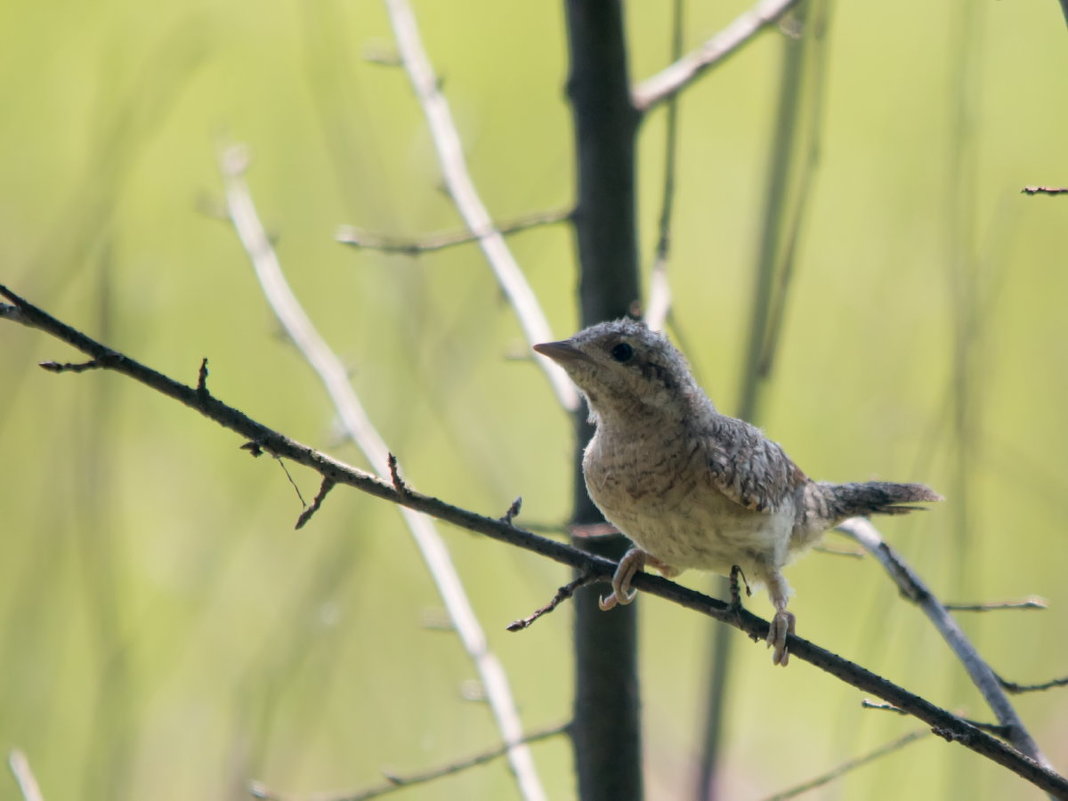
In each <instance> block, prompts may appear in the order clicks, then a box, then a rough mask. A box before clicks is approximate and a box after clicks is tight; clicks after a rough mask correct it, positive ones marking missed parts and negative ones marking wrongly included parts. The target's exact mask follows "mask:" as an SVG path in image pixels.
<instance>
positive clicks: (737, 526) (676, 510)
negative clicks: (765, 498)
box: [582, 429, 792, 573]
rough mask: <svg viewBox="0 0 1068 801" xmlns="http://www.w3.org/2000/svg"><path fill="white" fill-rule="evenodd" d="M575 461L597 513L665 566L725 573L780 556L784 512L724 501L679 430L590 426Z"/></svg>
mask: <svg viewBox="0 0 1068 801" xmlns="http://www.w3.org/2000/svg"><path fill="white" fill-rule="evenodd" d="M632 433H633V432H632ZM582 466H583V473H584V475H585V479H586V488H587V491H588V492H589V494H590V498H591V499H592V500H593V502H594V503H595V504H596V505H597V507H598V508H599V509H600V510H601V512H602V513H603V514H604V516H605V519H606V520H608V521H609V522H611V523H613V524H614V525H615V526H616V527H617V528H618V529H619V530H620V531H622V532H623V533H624V534H625V535H626V536H627V537H628V538H630V539H631V540H633V541H634V543H635V544H636V545H638V546H639V547H640V548H642V550H644V551H646V552H647V553H649V554H651V555H653V556H655V557H656V558H657V559H659V560H660V561H662V562H664V563H665V564H668V565H671V566H673V567H677V568H680V569H686V568H699V569H704V570H714V571H717V572H722V573H726V572H728V571H729V570H730V568H731V566H732V565H735V564H737V565H739V566H740V567H742V569H743V570H746V569H749V570H754V569H755V568H756V566H757V565H759V564H769V563H779V564H781V563H783V562H785V560H786V553H785V549H786V543H787V542H788V540H789V531H790V528H791V526H792V512H791V511H790V510H786V509H783V510H780V511H776V512H769V513H763V512H755V511H750V510H748V509H745V508H744V507H742V506H740V505H738V504H737V503H734V502H733V501H731V500H730V499H728V498H727V497H726V496H725V495H723V494H722V493H721V492H719V491H718V490H717V489H715V488H714V486H713V485H712V483H711V481H710V480H709V468H708V465H707V463H706V458H705V449H704V448H702V447H701V443H700V441H699V440H698V439H695V438H692V437H687V436H686V434H685V432H684V431H670V430H667V431H665V430H660V431H657V430H655V429H654V430H653V431H650V432H648V433H646V434H645V435H644V436H642V435H640V434H639V435H636V436H628V437H613V436H607V437H605V436H602V433H601V432H600V431H598V433H597V434H596V435H595V436H594V438H593V439H592V440H591V441H590V444H589V446H588V447H587V448H586V452H585V454H584V457H583V463H582Z"/></svg>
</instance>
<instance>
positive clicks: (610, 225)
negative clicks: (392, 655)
mask: <svg viewBox="0 0 1068 801" xmlns="http://www.w3.org/2000/svg"><path fill="white" fill-rule="evenodd" d="M566 14H567V25H568V49H569V54H570V74H569V76H568V85H567V89H568V96H569V97H570V100H571V107H572V114H573V119H574V131H575V164H576V170H577V175H578V188H577V196H578V200H577V204H576V208H575V235H576V239H577V244H578V253H579V263H580V271H581V277H580V280H579V295H580V302H581V313H582V324H583V325H584V326H586V325H591V324H593V323H596V322H600V321H602V320H607V319H613V318H616V317H621V316H623V315H625V314H627V313H628V312H629V311H631V310H632V309H633V308H634V304H635V303H636V302H637V301H638V300H639V296H640V283H639V279H638V249H637V233H636V227H635V192H634V139H635V134H636V130H637V124H638V119H639V114H638V112H637V110H636V109H635V108H634V106H633V104H632V102H631V95H630V77H629V74H628V70H627V51H626V41H625V38H624V26H623V10H622V6H621V3H620V2H619V0H566ZM581 415H582V413H581V412H580V413H579V415H578V416H576V424H575V431H576V444H577V447H576V456H575V507H574V513H573V515H572V520H573V521H574V522H575V523H580V524H581V523H590V522H596V521H599V520H600V519H601V515H600V512H598V510H597V509H596V508H595V507H594V506H593V504H592V503H591V502H590V500H589V497H588V496H587V494H586V487H585V484H584V483H583V480H582V471H581V465H580V462H581V456H582V449H583V448H584V447H585V444H586V442H587V441H588V440H589V437H590V434H591V433H592V432H591V429H590V427H589V425H588V424H587V423H586V422H585V420H584V419H583V417H582V416H581ZM576 545H578V546H579V547H582V548H585V549H586V550H589V551H592V552H595V553H598V554H601V555H603V556H607V557H609V558H612V559H618V558H619V556H620V555H621V554H622V553H623V551H624V550H625V549H626V545H627V543H626V542H625V540H624V539H623V538H622V537H613V538H610V539H605V540H579V541H577V542H576ZM599 590H600V588H597V587H592V588H587V589H584V590H581V591H580V592H579V593H578V594H577V595H576V598H575V671H576V675H575V705H574V718H575V719H574V729H573V740H574V751H575V765H576V770H577V773H578V786H579V797H580V798H581V799H582V801H601V800H602V799H603V801H638V800H639V799H641V798H642V766H641V719H640V717H641V716H640V698H639V688H638V666H637V626H636V622H637V616H636V609H635V606H626V607H621V608H617V609H615V610H613V611H612V612H610V613H603V612H601V611H600V610H599V609H598V608H597V596H598V593H599Z"/></svg>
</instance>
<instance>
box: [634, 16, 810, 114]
mask: <svg viewBox="0 0 1068 801" xmlns="http://www.w3.org/2000/svg"><path fill="white" fill-rule="evenodd" d="M798 2H799V0H761V2H759V3H757V4H756V5H755V6H754V7H753V8H751V9H750V10H749V11H746V12H745V13H744V14H742V15H741V16H739V17H737V18H736V19H735V20H734V21H733V22H732V23H731V24H730V25H728V26H727V27H726V28H724V29H723V30H722V31H720V32H719V33H717V34H716V35H715V36H713V37H712V38H711V39H709V40H708V41H706V42H705V43H704V44H703V45H701V46H700V47H699V48H697V49H696V50H694V51H692V52H690V53H687V54H686V55H685V56H683V57H682V58H680V59H679V60H678V61H676V62H675V63H674V64H672V65H670V66H669V67H666V68H665V69H663V70H661V71H660V72H658V73H657V74H656V75H653V76H652V77H651V78H646V79H645V80H644V81H642V82H641V83H640V84H638V85H637V86H636V87H635V88H634V106H635V107H636V108H637V109H638V110H639V111H643V112H644V111H649V110H650V109H652V108H654V107H655V106H658V105H659V104H661V103H663V102H664V101H665V100H667V99H668V98H669V97H672V96H673V95H676V94H678V93H679V92H681V91H682V90H683V89H685V88H686V87H687V86H689V85H690V84H691V83H693V82H694V81H695V80H697V79H698V78H699V77H701V75H702V74H703V73H704V72H705V70H707V69H708V68H709V67H712V66H713V65H715V64H719V63H720V62H722V61H725V60H726V59H727V58H728V57H730V56H732V55H734V54H735V53H736V52H738V50H740V49H741V48H742V46H744V45H745V44H747V43H748V42H750V41H751V40H752V39H753V37H754V36H756V35H757V34H758V33H760V31H762V30H763V29H764V28H766V27H767V26H768V25H771V24H772V23H773V22H776V21H777V20H778V19H779V18H780V17H782V15H783V14H785V13H786V12H787V11H789V10H790V8H791V7H792V6H794V5H796V4H797V3H798Z"/></svg>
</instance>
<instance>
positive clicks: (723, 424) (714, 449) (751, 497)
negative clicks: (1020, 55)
mask: <svg viewBox="0 0 1068 801" xmlns="http://www.w3.org/2000/svg"><path fill="white" fill-rule="evenodd" d="M704 443H705V447H706V449H707V450H706V456H707V463H708V467H709V474H710V477H711V481H712V485H713V486H714V487H715V488H716V489H718V490H719V491H720V492H722V493H723V494H724V495H726V496H727V497H728V498H729V499H730V500H732V501H734V502H735V503H737V504H739V505H741V506H744V507H745V508H746V509H750V510H752V511H755V512H770V511H773V510H775V509H777V508H778V507H779V506H780V505H781V504H782V503H783V501H785V500H786V499H787V498H788V497H790V496H792V495H793V494H794V491H795V490H796V489H797V487H798V486H800V485H801V484H803V483H804V482H805V481H806V480H807V477H806V476H805V474H804V473H803V472H802V471H801V469H800V468H799V467H798V466H797V465H795V464H794V463H793V462H792V461H791V460H790V457H789V456H787V455H786V453H785V452H784V451H783V449H782V448H781V447H779V445H778V444H777V443H775V442H772V441H771V440H770V439H768V438H767V437H765V436H764V434H763V433H762V432H761V431H760V429H759V428H757V427H756V426H752V425H750V424H749V423H746V422H745V421H744V420H737V419H735V418H733V417H727V416H725V415H718V416H717V417H716V419H715V420H714V421H713V422H712V423H711V424H710V425H709V427H708V430H707V433H706V436H705V437H704Z"/></svg>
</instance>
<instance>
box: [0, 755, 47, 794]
mask: <svg viewBox="0 0 1068 801" xmlns="http://www.w3.org/2000/svg"><path fill="white" fill-rule="evenodd" d="M7 766H8V767H9V768H10V769H11V775H12V776H14V777H15V783H16V784H18V786H19V792H21V793H22V798H23V801H44V796H43V795H42V794H41V788H40V786H38V784H37V777H36V776H34V775H33V770H31V769H30V760H28V759H27V758H26V755H25V754H24V753H23V752H22V751H20V750H18V749H17V748H16V749H15V750H13V751H11V752H10V753H9V754H8V755H7Z"/></svg>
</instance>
